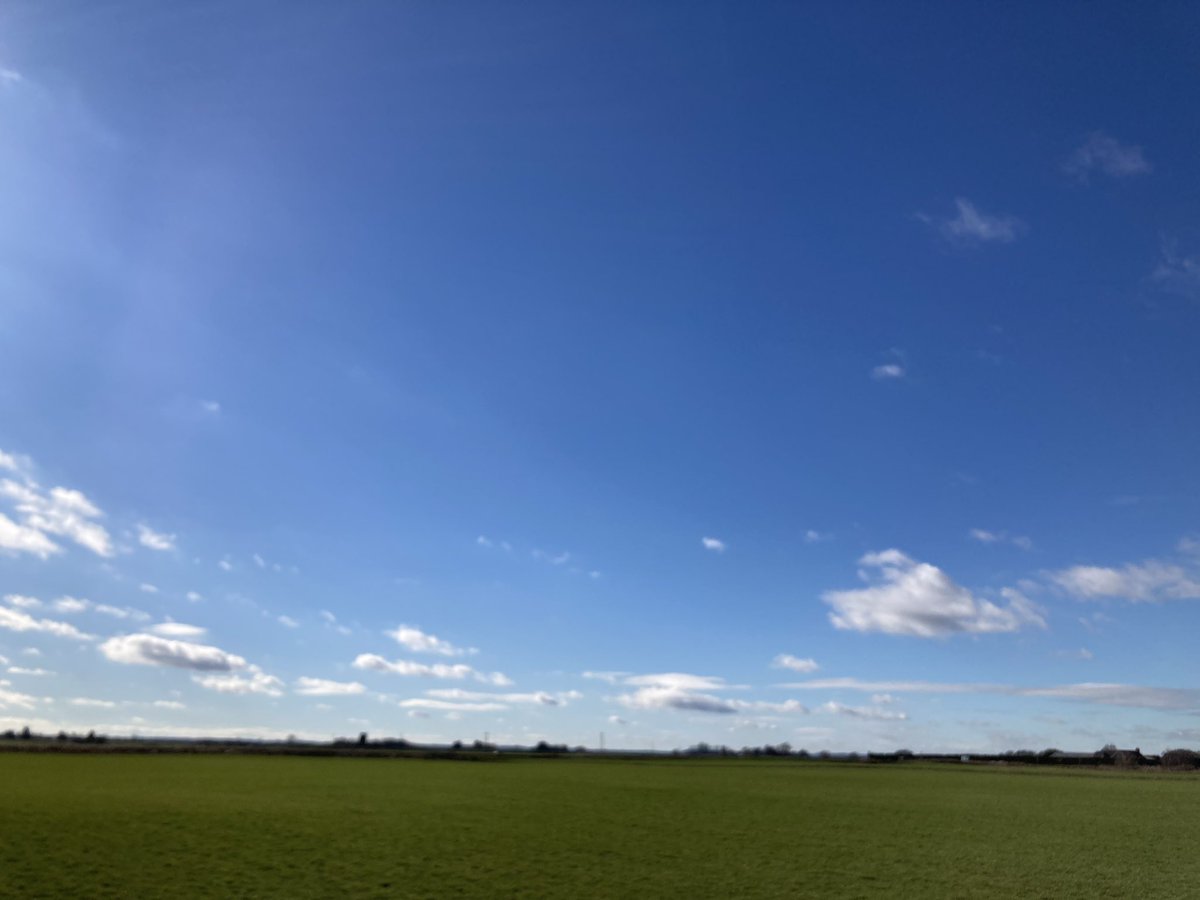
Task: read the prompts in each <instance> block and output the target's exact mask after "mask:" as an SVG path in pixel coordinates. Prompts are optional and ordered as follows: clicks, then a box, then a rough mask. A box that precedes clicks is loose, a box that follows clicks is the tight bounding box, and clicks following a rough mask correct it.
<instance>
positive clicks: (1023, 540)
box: [967, 528, 1033, 550]
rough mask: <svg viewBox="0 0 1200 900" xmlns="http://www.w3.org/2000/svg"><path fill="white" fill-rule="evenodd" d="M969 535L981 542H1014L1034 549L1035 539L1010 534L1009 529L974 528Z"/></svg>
mask: <svg viewBox="0 0 1200 900" xmlns="http://www.w3.org/2000/svg"><path fill="white" fill-rule="evenodd" d="M967 537H969V538H970V539H971V540H973V541H978V542H979V543H981V544H1012V545H1013V546H1014V547H1019V548H1020V549H1022V550H1032V549H1033V541H1032V540H1030V539H1029V538H1028V537H1026V536H1025V535H1023V534H1016V535H1011V536H1010V535H1009V533H1008V532H1007V531H988V530H986V529H984V528H972V529H970V530H969V531H968V532H967Z"/></svg>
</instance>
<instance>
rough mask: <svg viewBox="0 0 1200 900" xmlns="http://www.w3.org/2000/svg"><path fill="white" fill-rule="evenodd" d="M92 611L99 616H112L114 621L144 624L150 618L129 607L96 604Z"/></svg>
mask: <svg viewBox="0 0 1200 900" xmlns="http://www.w3.org/2000/svg"><path fill="white" fill-rule="evenodd" d="M92 609H94V610H95V611H96V612H98V613H100V614H101V615H105V616H112V617H113V618H114V619H134V620H137V621H139V622H144V621H145V620H146V619H149V618H150V616H149V615H148V614H147V613H144V612H142V611H141V610H140V609H134V608H133V607H131V606H109V605H108V604H107V603H97V604H96V605H95V606H94V607H92Z"/></svg>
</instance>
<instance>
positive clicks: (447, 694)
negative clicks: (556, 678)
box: [425, 688, 583, 706]
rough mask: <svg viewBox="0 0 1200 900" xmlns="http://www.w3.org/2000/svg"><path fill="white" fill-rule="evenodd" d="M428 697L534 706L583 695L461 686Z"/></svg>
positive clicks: (558, 703) (432, 692)
mask: <svg viewBox="0 0 1200 900" xmlns="http://www.w3.org/2000/svg"><path fill="white" fill-rule="evenodd" d="M425 694H426V696H428V697H436V698H437V699H439V700H458V701H463V700H467V701H490V702H494V703H524V704H530V705H534V706H563V705H566V703H567V702H568V701H570V700H578V699H579V698H581V697H582V696H583V695H582V694H580V693H579V692H578V691H565V692H559V693H556V694H551V693H547V692H546V691H535V692H531V693H517V694H497V693H491V692H488V691H464V690H462V689H461V688H435V689H433V690H429V691H426V692H425Z"/></svg>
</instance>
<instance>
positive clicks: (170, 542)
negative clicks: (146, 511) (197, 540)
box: [137, 525, 175, 551]
mask: <svg viewBox="0 0 1200 900" xmlns="http://www.w3.org/2000/svg"><path fill="white" fill-rule="evenodd" d="M137 530H138V543H139V544H141V545H142V546H143V547H148V548H150V549H151V550H160V551H166V550H174V549H175V535H173V534H164V533H163V532H161V531H155V530H154V529H153V528H151V527H150V526H149V525H138V527H137Z"/></svg>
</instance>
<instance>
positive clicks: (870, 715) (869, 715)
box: [820, 700, 908, 722]
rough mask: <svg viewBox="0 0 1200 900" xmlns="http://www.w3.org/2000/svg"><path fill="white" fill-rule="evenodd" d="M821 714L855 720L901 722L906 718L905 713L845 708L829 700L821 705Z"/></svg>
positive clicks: (870, 708) (868, 708)
mask: <svg viewBox="0 0 1200 900" xmlns="http://www.w3.org/2000/svg"><path fill="white" fill-rule="evenodd" d="M820 709H821V712H827V713H833V714H835V715H840V716H851V717H853V718H856V719H878V720H884V721H899V722H903V721H904V720H905V719H907V718H908V714H907V713H902V712H893V711H892V710H890V709H880V708H878V707H873V706H846V705H845V704H844V703H838V702H836V701H834V700H830V701H829V702H828V703H823V704H821V707H820Z"/></svg>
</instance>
